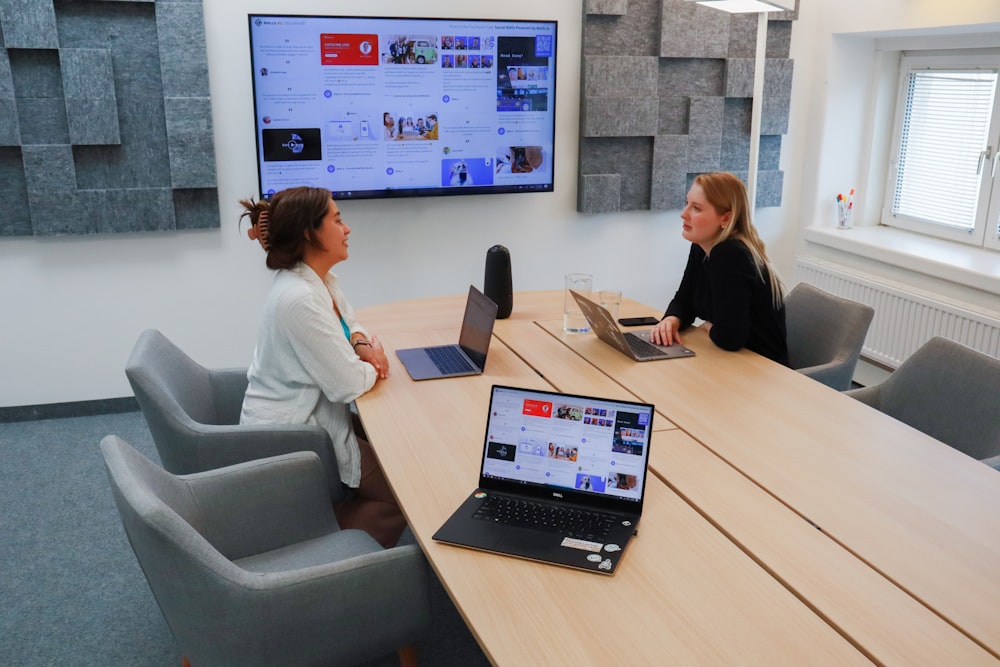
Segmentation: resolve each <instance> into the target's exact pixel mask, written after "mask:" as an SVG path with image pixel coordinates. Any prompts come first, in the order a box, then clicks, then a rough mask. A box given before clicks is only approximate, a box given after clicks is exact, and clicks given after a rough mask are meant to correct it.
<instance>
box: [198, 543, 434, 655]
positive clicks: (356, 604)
mask: <svg viewBox="0 0 1000 667" xmlns="http://www.w3.org/2000/svg"><path fill="white" fill-rule="evenodd" d="M238 576H239V577H240V579H239V580H238V581H237V582H236V583H237V584H239V585H238V586H233V587H231V588H229V590H228V591H227V594H228V595H231V596H232V598H231V599H229V600H226V601H225V608H226V609H227V610H231V613H229V612H228V611H227V618H225V619H224V620H223V622H224V624H225V627H224V628H220V631H221V634H222V636H225V637H226V640H225V641H226V644H227V645H228V646H227V648H226V650H227V652H228V651H235V653H232V655H233V657H234V664H249V663H250V662H254V663H255V664H306V663H307V662H309V660H307V658H306V656H316V655H326V656H338V657H339V659H338V660H335V662H336V663H337V664H339V663H340V662H344V663H345V664H346V663H350V664H354V663H356V662H358V661H359V660H361V659H368V658H370V656H372V655H379V654H381V653H384V652H385V651H386V647H399V646H406V645H410V644H413V643H415V642H416V641H418V640H419V639H421V638H422V637H423V636H424V635H425V634H426V633H427V632H428V630H429V629H430V600H429V589H428V568H427V562H426V560H425V559H424V556H423V554H422V553H421V552H420V549H419V548H418V547H417V546H415V545H410V546H405V547H396V548H393V549H387V550H384V551H379V552H376V553H371V554H365V555H363V556H357V557H354V558H349V559H345V560H342V561H337V562H332V563H328V564H324V565H319V566H315V567H309V568H303V569H299V570H291V571H287V572H279V573H266V574H254V573H250V572H246V571H244V570H240V571H239V574H238ZM389 650H391V649H389ZM304 651H305V652H306V653H305V654H303V652H304ZM241 654H242V655H244V656H246V657H247V660H246V661H245V662H244V661H241V660H240V659H238V658H239V657H240V655H241ZM365 656H368V658H366V657H365ZM188 657H189V658H190V659H191V661H192V664H194V661H195V660H196V659H197V658H198V655H197V653H196V652H193V651H192V652H191V653H190V654H189V656H188ZM205 664H212V662H211V661H208V662H207V663H205Z"/></svg>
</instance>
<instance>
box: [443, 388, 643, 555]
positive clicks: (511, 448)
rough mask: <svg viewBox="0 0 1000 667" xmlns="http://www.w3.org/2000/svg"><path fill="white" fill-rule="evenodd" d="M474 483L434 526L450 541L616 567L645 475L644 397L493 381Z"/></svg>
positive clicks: (632, 529)
mask: <svg viewBox="0 0 1000 667" xmlns="http://www.w3.org/2000/svg"><path fill="white" fill-rule="evenodd" d="M486 414H487V418H486V435H485V437H484V439H483V440H484V442H483V459H482V465H481V467H480V472H479V487H478V488H477V489H476V490H475V491H473V492H472V494H471V495H469V497H468V498H467V499H466V501H465V502H464V503H462V505H461V506H460V507H459V508H458V509H457V510H456V511H455V512H454V513H453V514H452V515H451V517H450V518H449V519H448V520H447V521H446V522H445V523H444V525H442V526H441V528H440V529H439V530H438V531H437V532H436V533H434V536H433V537H434V539H435V540H438V541H440V542H445V543H448V544H453V545H456V546H462V547H468V548H471V549H479V550H482V551H491V552H494V553H500V554H504V555H508V556H517V557H519V558H527V559H530V560H536V561H542V562H545V563H553V564H556V565H563V566H566V567H573V568H579V569H582V570H587V571H590V572H596V573H599V574H614V572H615V569H616V568H617V567H618V564H619V562H620V561H621V558H622V555H623V554H624V552H625V548H626V547H627V546H628V543H629V541H630V540H631V539H632V537H633V536H634V535H635V534H636V530H637V527H638V524H639V517H640V515H641V514H642V503H643V498H644V496H645V489H646V479H647V476H648V467H647V466H648V462H649V444H650V437H651V435H652V433H653V406H652V405H651V404H648V403H639V402H632V401H623V400H613V399H608V398H597V397H593V396H578V395H574V394H562V393H557V392H552V391H541V390H537V389H522V388H518V387H505V386H501V385H494V386H493V389H492V393H491V396H490V407H489V410H488V411H487V413H486Z"/></svg>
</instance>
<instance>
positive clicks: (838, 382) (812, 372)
mask: <svg viewBox="0 0 1000 667" xmlns="http://www.w3.org/2000/svg"><path fill="white" fill-rule="evenodd" d="M845 362H846V360H845V359H837V360H835V361H828V362H826V363H825V364H817V365H815V366H807V367H805V368H797V369H795V370H796V372H798V373H801V374H802V375H805V376H806V377H810V378H812V379H813V380H816V381H817V382H821V383H823V384H825V385H827V386H828V387H833V388H834V389H837V390H838V391H840V390H841V388H847V387H850V386H851V378H846V377H845V376H846V375H847V369H845V368H844V363H845Z"/></svg>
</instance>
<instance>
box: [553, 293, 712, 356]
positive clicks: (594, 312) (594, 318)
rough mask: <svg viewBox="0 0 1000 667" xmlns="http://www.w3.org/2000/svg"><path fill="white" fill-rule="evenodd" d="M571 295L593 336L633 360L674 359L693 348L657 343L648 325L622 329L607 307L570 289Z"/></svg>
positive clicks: (687, 353)
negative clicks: (641, 328) (641, 329)
mask: <svg viewBox="0 0 1000 667" xmlns="http://www.w3.org/2000/svg"><path fill="white" fill-rule="evenodd" d="M570 292H571V293H572V294H573V298H574V299H576V302H577V304H578V305H579V306H580V310H582V311H583V316H584V317H586V318H587V322H588V323H589V324H590V328H591V329H592V330H593V331H594V333H595V334H597V337H598V338H600V339H601V340H603V341H604V342H605V343H607V344H608V345H610V346H611V347H613V348H615V349H616V350H618V351H620V352H621V353H622V354H624V355H625V356H627V357H631V358H632V359H635V360H636V361H655V360H657V359H677V358H679V357H693V356H694V351H692V350H689V349H688V348H686V347H684V346H683V345H681V344H680V343H674V344H673V345H657V344H655V343H653V342H652V341H651V340H650V339H649V331H650V330H649V329H646V330H645V331H634V332H633V331H629V332H627V333H625V332H622V330H621V329H619V328H618V324H617V323H616V322H615V318H614V317H612V316H611V313H610V312H608V309H607V308H605V307H604V306H602V305H600V304H598V303H594V302H593V301H591V300H590V299H588V298H587V297H585V296H583V295H582V294H579V293H578V292H574V291H573V290H570Z"/></svg>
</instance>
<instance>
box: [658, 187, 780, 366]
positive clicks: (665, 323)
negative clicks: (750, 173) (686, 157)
mask: <svg viewBox="0 0 1000 667" xmlns="http://www.w3.org/2000/svg"><path fill="white" fill-rule="evenodd" d="M681 220H682V221H683V231H682V232H681V235H682V236H683V237H684V238H685V239H687V240H688V241H690V242H691V252H690V253H689V255H688V262H687V266H686V267H685V269H684V276H683V277H682V278H681V284H680V287H679V288H678V289H677V293H676V294H675V295H674V298H673V300H672V301H671V302H670V305H669V306H667V310H666V312H665V313H664V315H663V319H661V320H660V323H659V324H657V325H656V327H654V328H653V333H652V334H651V338H652V340H653V342H654V343H659V344H662V345H670V344H672V343H675V342H677V343H679V342H680V335H679V332H680V331H683V330H684V329H685V328H687V327H688V326H690V325H691V323H692V322H694V320H695V318H700V319H702V320H704V324H702V325H701V328H702V329H704V330H705V331H706V332H707V333H708V335H709V337H710V338H711V339H712V342H714V343H715V344H716V345H718V346H719V347H721V348H722V349H724V350H739V349H742V348H744V347H745V348H747V349H749V350H752V351H754V352H757V353H758V354H761V355H763V356H765V357H768V358H769V359H773V360H774V361H777V362H779V363H782V364H785V365H787V364H788V347H787V344H786V342H785V305H784V299H783V296H782V286H781V280H780V279H779V278H778V274H777V272H776V271H775V270H774V267H773V266H772V265H771V262H770V260H768V258H767V253H766V252H765V249H764V242H763V241H761V239H760V236H759V235H758V234H757V230H756V229H755V228H754V226H753V223H752V222H751V221H750V206H749V204H748V202H747V193H746V189H745V188H744V187H743V182H742V181H740V179H739V178H737V177H736V176H734V175H733V174H729V173H723V172H716V173H707V174H699V175H698V176H696V177H695V179H694V183H693V184H692V185H691V189H690V190H689V191H688V194H687V201H686V204H685V206H684V210H683V211H682V212H681Z"/></svg>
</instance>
